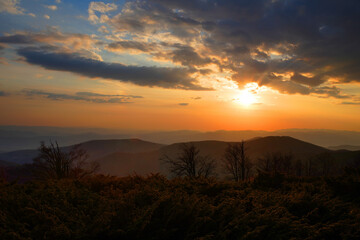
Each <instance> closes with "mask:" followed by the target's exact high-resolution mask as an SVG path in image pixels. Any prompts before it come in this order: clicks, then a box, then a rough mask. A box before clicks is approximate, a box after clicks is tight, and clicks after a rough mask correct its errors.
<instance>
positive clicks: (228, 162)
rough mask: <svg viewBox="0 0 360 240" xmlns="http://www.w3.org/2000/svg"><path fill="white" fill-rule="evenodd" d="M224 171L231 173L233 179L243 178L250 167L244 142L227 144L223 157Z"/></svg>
mask: <svg viewBox="0 0 360 240" xmlns="http://www.w3.org/2000/svg"><path fill="white" fill-rule="evenodd" d="M223 163H224V168H225V170H226V172H228V173H229V174H231V175H232V177H233V179H234V180H235V181H237V182H238V181H240V180H245V179H246V178H247V177H248V175H249V172H250V170H251V168H252V164H251V162H250V159H249V158H248V156H247V155H246V149H245V142H244V141H241V142H240V143H233V144H229V145H228V146H227V148H226V150H225V154H224V157H223Z"/></svg>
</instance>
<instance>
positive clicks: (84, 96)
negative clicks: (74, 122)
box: [22, 89, 142, 103]
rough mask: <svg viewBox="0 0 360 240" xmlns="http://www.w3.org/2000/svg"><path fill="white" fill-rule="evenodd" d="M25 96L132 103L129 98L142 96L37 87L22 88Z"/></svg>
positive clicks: (59, 99)
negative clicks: (58, 91)
mask: <svg viewBox="0 0 360 240" xmlns="http://www.w3.org/2000/svg"><path fill="white" fill-rule="evenodd" d="M22 92H23V93H24V94H25V95H26V96H28V97H33V96H42V97H45V98H48V99H51V100H57V101H61V100H73V101H85V102H92V103H133V102H132V101H131V99H134V98H142V96H133V95H118V94H113V95H112V94H99V93H93V92H78V93H75V94H66V93H54V92H47V91H42V90H38V89H24V90H23V91H22Z"/></svg>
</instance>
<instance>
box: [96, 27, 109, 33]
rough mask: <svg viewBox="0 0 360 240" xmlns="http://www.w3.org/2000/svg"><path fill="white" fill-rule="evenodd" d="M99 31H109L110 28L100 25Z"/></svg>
mask: <svg viewBox="0 0 360 240" xmlns="http://www.w3.org/2000/svg"><path fill="white" fill-rule="evenodd" d="M98 31H99V32H101V33H109V30H108V29H107V27H105V26H101V27H99V28H98Z"/></svg>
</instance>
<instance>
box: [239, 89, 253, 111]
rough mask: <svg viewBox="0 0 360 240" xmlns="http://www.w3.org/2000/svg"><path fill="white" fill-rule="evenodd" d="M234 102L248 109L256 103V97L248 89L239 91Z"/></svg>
mask: <svg viewBox="0 0 360 240" xmlns="http://www.w3.org/2000/svg"><path fill="white" fill-rule="evenodd" d="M235 101H236V102H238V103H239V104H241V105H243V106H245V107H249V106H250V105H252V104H254V103H255V102H256V96H255V94H254V93H252V92H250V91H249V90H248V89H244V90H241V91H240V94H239V95H238V96H237V97H236V98H235Z"/></svg>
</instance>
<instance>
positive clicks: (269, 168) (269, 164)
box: [258, 152, 294, 174]
mask: <svg viewBox="0 0 360 240" xmlns="http://www.w3.org/2000/svg"><path fill="white" fill-rule="evenodd" d="M293 158H294V157H293V155H292V153H288V154H282V153H280V152H273V153H266V154H265V155H264V156H263V157H260V158H258V168H259V170H261V171H263V172H267V173H273V174H277V173H283V174H290V171H291V168H292V161H293Z"/></svg>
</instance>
